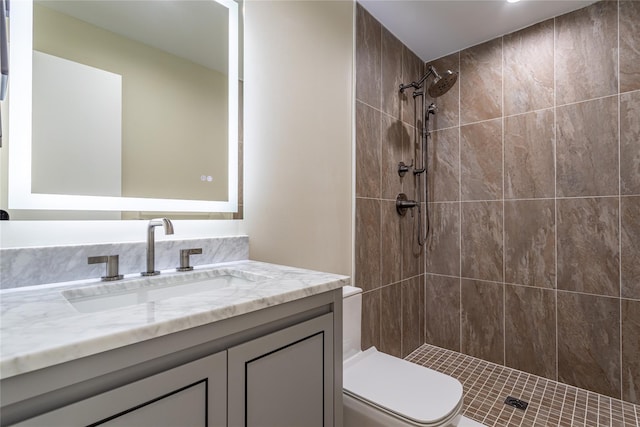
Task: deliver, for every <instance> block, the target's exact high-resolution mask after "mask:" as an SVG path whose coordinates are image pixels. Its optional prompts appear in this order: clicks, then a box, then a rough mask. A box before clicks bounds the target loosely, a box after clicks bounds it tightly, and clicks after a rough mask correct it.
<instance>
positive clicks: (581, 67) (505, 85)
mask: <svg viewBox="0 0 640 427" xmlns="http://www.w3.org/2000/svg"><path fill="white" fill-rule="evenodd" d="M356 43H357V51H356V73H357V74H356V99H357V102H356V268H355V274H354V278H355V283H356V284H357V285H358V286H360V287H362V288H363V289H364V291H365V293H364V298H363V343H362V344H363V347H368V346H370V345H376V346H377V347H378V348H379V349H381V350H382V351H385V352H388V353H391V354H394V355H397V356H406V355H407V354H409V353H410V352H411V351H412V350H414V349H415V348H417V347H418V346H419V345H420V344H422V343H423V342H427V343H430V344H433V345H436V346H440V347H444V348H447V349H451V350H455V351H460V352H462V353H465V354H469V355H472V356H475V357H479V358H482V359H485V360H488V361H491V362H495V363H498V364H504V365H506V366H509V367H513V368H516V369H519V370H523V371H526V372H530V373H533V374H536V375H540V376H543V377H547V378H550V379H554V380H559V381H562V382H565V383H568V384H571V385H575V386H578V387H581V388H585V389H588V390H592V391H595V392H598V393H602V394H605V395H608V396H612V397H616V398H622V399H624V400H627V401H629V402H634V403H640V2H637V1H601V2H598V3H595V4H593V5H591V6H588V7H586V8H584V9H580V10H577V11H575V12H572V13H569V14H566V15H563V16H559V17H556V18H555V19H550V20H547V21H544V22H541V23H539V24H536V25H533V26H531V27H529V28H526V29H523V30H521V31H518V32H515V33H512V34H509V35H505V36H503V37H499V38H497V39H494V40H491V41H488V42H486V43H482V44H480V45H477V46H473V47H470V48H468V49H465V50H462V51H460V52H456V53H453V54H451V55H449V56H447V57H444V58H440V59H438V60H436V61H434V62H433V64H434V65H435V66H436V68H437V69H438V70H439V71H440V70H443V71H444V70H446V69H449V68H450V69H452V70H459V71H460V77H459V79H458V83H457V84H456V85H455V86H454V87H453V89H452V90H451V91H449V92H448V93H447V94H445V95H444V96H442V97H440V98H437V99H436V100H433V101H434V102H435V103H436V105H437V106H438V113H437V114H436V115H435V116H432V119H431V127H432V129H434V132H433V133H432V137H431V138H430V140H429V164H428V171H429V172H428V173H429V185H428V192H429V197H428V201H429V203H428V211H429V218H430V225H431V231H430V235H429V238H428V240H427V243H426V246H425V247H424V248H421V247H420V246H419V245H418V244H417V232H416V227H417V215H418V211H417V209H415V208H414V209H413V211H414V212H413V216H412V213H411V212H410V213H407V215H406V216H405V217H400V216H399V215H398V214H397V213H396V210H395V199H396V196H397V194H398V193H400V192H404V193H406V194H407V196H408V197H409V198H410V199H417V198H418V194H417V193H416V191H420V189H421V187H420V186H419V185H418V186H417V185H416V182H415V181H414V178H413V174H411V173H408V174H407V175H405V177H404V178H401V177H399V175H398V173H397V168H398V163H399V162H401V161H402V162H405V163H406V164H410V163H411V162H412V160H413V161H415V160H416V154H415V153H416V149H417V147H418V143H419V139H418V138H416V130H417V129H416V128H414V103H413V98H412V96H411V93H410V91H407V93H405V94H404V95H403V96H401V95H400V94H399V93H398V86H399V85H400V83H408V82H410V81H413V80H417V79H418V78H419V77H421V76H422V73H423V71H424V70H425V64H422V63H421V61H420V60H419V59H418V58H417V57H416V55H414V54H413V53H412V52H410V51H409V50H408V49H407V48H406V47H405V46H403V45H402V43H401V42H399V41H398V40H397V39H396V38H395V37H394V36H393V35H392V34H391V33H390V32H388V31H387V30H386V29H385V28H384V27H382V26H381V25H380V24H379V23H378V22H377V21H376V20H375V19H374V18H373V17H372V16H371V15H370V14H369V13H368V12H367V11H366V10H365V9H364V8H362V6H360V5H358V6H357V38H356ZM430 101H431V100H427V102H430ZM418 114H420V113H418ZM418 126H421V122H419V123H418ZM418 163H420V160H419V159H418ZM425 208H426V206H424V205H423V206H422V209H421V211H422V213H423V214H424V212H425V210H426V209H425Z"/></svg>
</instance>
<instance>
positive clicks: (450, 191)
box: [427, 128, 460, 202]
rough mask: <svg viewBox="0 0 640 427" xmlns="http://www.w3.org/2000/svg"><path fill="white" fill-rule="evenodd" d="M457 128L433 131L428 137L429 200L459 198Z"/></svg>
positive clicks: (437, 200) (458, 144)
mask: <svg viewBox="0 0 640 427" xmlns="http://www.w3.org/2000/svg"><path fill="white" fill-rule="evenodd" d="M459 140H460V138H459V131H458V128H451V129H445V130H440V131H436V132H433V133H432V134H431V137H430V138H429V148H428V150H427V151H428V162H427V165H428V167H427V179H428V189H429V201H430V202H445V201H455V200H458V199H459V198H460V194H459V193H460V187H459V185H460V142H459Z"/></svg>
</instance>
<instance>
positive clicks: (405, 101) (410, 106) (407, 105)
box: [400, 45, 424, 126]
mask: <svg viewBox="0 0 640 427" xmlns="http://www.w3.org/2000/svg"><path fill="white" fill-rule="evenodd" d="M423 73H424V64H423V63H422V61H421V60H420V58H418V56H417V55H416V54H415V53H413V52H411V51H410V50H409V48H407V47H406V46H404V45H403V47H402V83H403V84H409V83H411V82H414V81H417V80H420V78H422V75H423ZM412 94H413V89H407V90H405V91H404V93H402V94H400V100H401V105H402V108H401V110H402V111H401V116H402V121H403V122H405V123H407V124H409V125H411V126H414V125H415V123H414V120H415V118H416V115H415V113H414V107H415V102H416V101H419V98H414V97H413V95H412ZM418 105H419V104H418ZM418 111H420V110H419V109H418ZM420 116H421V114H418V119H419V120H420V121H421V120H422V119H421V117H420Z"/></svg>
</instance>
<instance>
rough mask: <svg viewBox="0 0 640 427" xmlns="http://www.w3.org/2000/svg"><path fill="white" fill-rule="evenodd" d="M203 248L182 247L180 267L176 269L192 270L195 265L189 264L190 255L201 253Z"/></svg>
mask: <svg viewBox="0 0 640 427" xmlns="http://www.w3.org/2000/svg"><path fill="white" fill-rule="evenodd" d="M201 253H202V248H193V249H180V267H178V268H176V271H191V270H193V267H192V266H190V265H189V255H199V254H201Z"/></svg>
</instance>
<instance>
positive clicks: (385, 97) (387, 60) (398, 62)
mask: <svg viewBox="0 0 640 427" xmlns="http://www.w3.org/2000/svg"><path fill="white" fill-rule="evenodd" d="M401 83H402V42H400V40H398V39H397V38H396V37H395V36H394V35H393V34H391V32H389V30H387V29H386V28H385V27H382V85H381V89H382V111H384V112H385V113H387V114H389V115H391V116H392V117H393V118H395V119H398V120H400V103H401V99H400V96H399V94H398V91H399V89H398V88H399V87H400V84H401Z"/></svg>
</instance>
